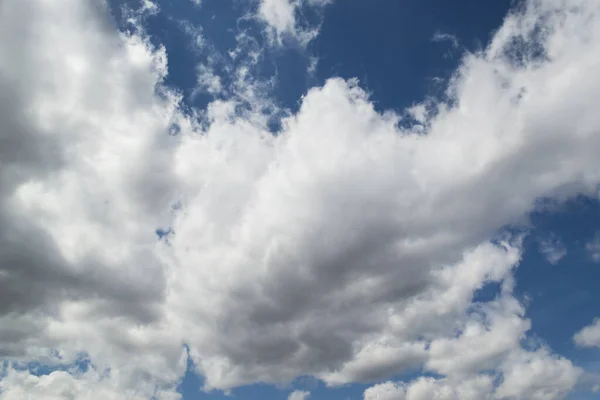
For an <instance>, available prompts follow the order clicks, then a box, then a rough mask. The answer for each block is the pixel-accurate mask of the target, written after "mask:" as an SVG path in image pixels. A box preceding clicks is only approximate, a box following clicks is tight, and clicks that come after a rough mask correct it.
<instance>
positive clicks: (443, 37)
mask: <svg viewBox="0 0 600 400" xmlns="http://www.w3.org/2000/svg"><path fill="white" fill-rule="evenodd" d="M432 40H433V41H434V42H450V44H451V45H452V47H453V48H457V47H458V46H459V41H458V38H457V37H456V36H454V35H452V34H449V33H442V32H436V33H435V34H434V35H433V38H432Z"/></svg>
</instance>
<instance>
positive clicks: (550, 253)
mask: <svg viewBox="0 0 600 400" xmlns="http://www.w3.org/2000/svg"><path fill="white" fill-rule="evenodd" d="M538 249H539V251H540V253H541V254H542V255H543V256H544V257H546V260H548V262H549V263H550V264H553V265H555V264H557V263H558V262H559V261H560V260H562V259H563V258H564V257H565V256H566V255H567V249H566V247H565V245H564V244H563V242H562V240H561V239H560V238H559V237H557V236H556V235H548V236H546V237H542V238H539V239H538Z"/></svg>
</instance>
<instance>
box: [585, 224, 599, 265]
mask: <svg viewBox="0 0 600 400" xmlns="http://www.w3.org/2000/svg"><path fill="white" fill-rule="evenodd" d="M585 249H586V250H587V252H588V254H589V256H590V258H591V259H592V261H594V262H596V263H600V232H598V233H597V234H596V235H595V236H594V238H593V239H592V240H591V241H590V242H588V243H587V244H586V245H585Z"/></svg>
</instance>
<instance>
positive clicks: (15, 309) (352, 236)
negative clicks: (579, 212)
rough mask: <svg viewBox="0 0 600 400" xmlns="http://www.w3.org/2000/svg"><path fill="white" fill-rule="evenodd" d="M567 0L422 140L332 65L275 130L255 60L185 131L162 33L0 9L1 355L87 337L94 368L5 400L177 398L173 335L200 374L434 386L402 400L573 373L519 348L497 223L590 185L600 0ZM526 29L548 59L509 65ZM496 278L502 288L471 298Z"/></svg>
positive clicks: (522, 385)
mask: <svg viewBox="0 0 600 400" xmlns="http://www.w3.org/2000/svg"><path fill="white" fill-rule="evenodd" d="M575 3H576V4H575V5H573V3H569V7H568V8H567V7H566V6H565V5H561V4H559V3H552V2H538V1H536V2H530V3H528V4H529V7H528V8H527V9H526V10H525V11H522V12H519V13H517V14H514V15H512V16H511V17H509V18H507V19H506V21H505V22H504V25H503V26H502V27H501V28H500V30H499V31H498V33H497V34H496V35H495V37H494V40H493V42H492V44H491V46H490V47H489V48H488V49H487V50H486V51H484V52H482V53H480V54H472V55H468V56H467V57H466V58H465V60H464V62H463V64H462V66H461V69H460V70H459V72H458V73H457V75H456V77H455V79H454V80H453V83H452V86H451V88H450V89H449V96H450V97H451V98H452V103H453V105H451V104H442V103H440V104H437V105H436V107H434V108H435V110H433V112H432V114H431V115H428V116H427V120H426V121H424V122H425V124H424V125H425V126H427V132H426V133H427V134H426V135H422V134H415V132H413V131H408V130H400V129H399V128H397V124H396V122H397V120H398V119H399V118H400V116H398V115H395V114H393V113H386V114H383V115H382V114H379V113H377V112H376V111H375V110H374V108H373V105H372V103H371V102H370V100H369V99H368V98H367V95H366V94H365V92H364V91H363V90H361V89H360V88H359V87H357V85H356V83H355V82H352V81H350V82H347V81H344V80H342V79H332V80H329V81H328V82H327V83H326V84H325V85H324V87H322V88H314V89H312V90H310V91H309V92H308V93H307V95H306V96H305V97H304V99H303V101H302V106H301V108H300V110H299V111H298V112H297V113H296V114H294V115H291V116H290V117H289V118H288V119H287V120H285V121H284V126H283V129H282V131H281V132H280V134H279V135H278V136H276V137H275V136H272V135H271V134H270V133H269V132H268V130H267V129H266V117H265V113H264V106H265V104H267V105H268V99H266V100H265V99H264V98H263V97H261V96H260V95H259V94H257V93H256V92H255V91H254V89H255V88H254V87H252V85H250V86H247V83H248V82H252V80H251V79H250V78H248V74H251V72H249V71H248V70H243V69H242V70H240V71H238V73H239V77H237V78H239V79H238V80H237V82H238V83H237V84H238V86H239V89H240V90H239V93H242V94H241V95H237V96H236V97H235V98H233V99H230V100H226V101H216V102H213V103H212V104H211V105H210V106H209V107H208V109H207V111H206V119H205V120H203V121H200V122H198V121H197V120H195V119H194V117H187V116H184V115H182V113H181V112H180V111H179V103H178V101H179V98H178V97H177V96H175V95H174V94H173V93H171V92H169V91H168V90H166V89H165V88H164V87H163V86H162V80H163V79H164V76H165V74H166V54H165V51H164V49H160V48H158V49H156V48H152V47H151V46H150V45H149V44H148V42H147V41H146V40H145V39H144V37H143V33H139V34H136V35H131V36H125V35H123V34H119V33H117V32H115V31H113V28H112V25H111V24H110V21H109V20H108V18H107V11H106V10H105V9H102V8H101V7H102V6H99V5H92V2H91V0H90V1H82V0H57V1H53V2H47V1H42V0H27V1H22V0H8V1H5V2H4V3H3V11H2V14H0V120H2V121H3V123H2V127H1V128H0V158H1V159H2V161H3V164H4V166H3V168H2V169H0V224H1V225H2V226H3V227H4V229H3V230H2V231H1V232H0V254H1V257H0V332H2V334H0V354H2V356H3V357H4V358H6V359H10V360H12V361H23V362H26V361H39V362H43V363H47V364H51V363H55V364H61V365H62V364H66V365H70V364H72V363H73V362H74V361H75V360H76V359H77V357H78V356H79V354H80V353H81V352H83V353H86V354H87V355H88V356H89V358H90V360H91V361H92V363H93V365H94V366H95V368H97V370H98V371H105V370H107V369H108V370H110V371H111V374H110V379H104V378H102V377H100V376H92V377H88V376H81V375H78V374H77V373H75V372H73V373H71V372H69V371H67V372H66V373H56V372H54V373H51V374H45V375H43V376H41V377H33V376H32V375H30V374H29V373H27V372H14V371H13V372H11V373H10V374H9V375H8V377H5V378H4V379H2V385H4V387H5V388H6V390H5V392H3V394H2V396H9V395H12V396H21V395H22V394H23V393H32V394H37V393H39V390H41V388H42V387H45V386H49V387H51V388H52V389H51V390H53V391H54V392H48V393H52V395H54V393H56V395H55V396H57V398H69V397H68V396H83V395H82V394H81V393H82V392H81V390H87V387H92V388H96V387H97V388H98V391H99V392H100V393H104V394H105V398H111V397H110V396H113V394H112V393H130V392H131V393H136V394H139V393H141V394H145V393H153V392H155V391H157V392H160V393H164V395H163V396H167V395H168V396H171V397H172V398H176V396H177V394H176V393H174V387H175V384H176V383H177V382H178V380H179V379H181V377H182V376H183V373H184V370H185V364H186V363H185V358H184V357H185V351H184V350H183V345H184V344H186V345H188V346H189V349H190V350H189V351H190V355H191V357H192V358H193V361H194V363H195V365H197V368H198V371H199V372H201V373H203V374H204V375H205V378H206V385H207V387H209V388H210V387H212V388H222V389H228V388H231V387H235V386H238V385H242V384H245V383H253V382H257V381H264V382H272V383H273V382H277V383H279V382H287V381H290V380H292V379H294V378H296V377H297V376H302V375H313V376H316V377H319V378H322V379H323V380H324V381H325V382H326V383H328V384H330V385H333V384H342V383H346V382H353V381H372V380H381V379H387V378H388V377H389V376H391V375H393V374H396V373H400V372H402V371H404V370H406V369H410V368H419V367H424V368H426V369H428V370H429V371H432V372H437V373H439V374H442V375H444V377H442V378H441V379H440V380H437V381H432V380H425V379H421V380H418V381H417V382H415V383H413V384H411V386H410V387H404V386H402V390H405V391H406V393H407V396H413V397H412V398H411V397H409V398H410V399H411V400H413V398H414V399H420V398H421V397H418V396H424V395H426V394H430V393H440V394H439V396H438V397H440V398H441V399H444V398H452V397H451V396H458V395H456V393H459V394H460V393H473V396H478V395H479V393H480V392H482V393H483V392H485V390H487V388H488V386H489V384H488V380H487V378H486V377H485V376H484V375H481V374H482V373H483V372H482V371H487V370H490V369H491V370H494V371H496V373H498V374H502V376H503V377H504V379H505V382H509V383H510V385H509V384H508V383H507V384H506V385H505V386H502V385H501V386H500V387H498V388H495V389H493V390H496V391H497V392H500V393H501V394H502V393H504V395H506V396H513V397H514V396H517V395H520V394H523V395H524V396H530V398H534V399H546V398H557V396H561V395H562V393H564V392H566V391H568V390H569V389H570V387H572V384H573V382H574V381H575V380H576V379H577V376H578V374H579V372H578V370H577V369H575V368H574V367H572V365H571V364H570V363H569V362H568V361H566V360H563V359H559V358H556V357H554V356H551V355H549V354H547V353H544V352H542V351H538V352H526V351H525V350H523V349H521V347H520V339H521V338H522V337H523V335H524V334H525V332H526V331H527V329H528V327H529V321H527V320H526V319H525V318H524V317H523V314H524V309H523V307H522V306H521V305H520V304H519V303H518V302H517V301H516V300H515V299H514V297H513V296H512V293H511V285H512V269H513V268H514V267H515V266H516V265H517V264H518V263H519V260H520V256H521V246H520V243H519V241H518V240H514V238H508V239H507V240H506V241H504V242H502V241H497V240H495V241H492V240H491V239H492V238H493V237H494V235H495V234H496V233H497V231H498V230H499V229H501V228H503V227H504V226H506V225H507V224H511V223H519V222H521V221H523V219H524V218H525V217H526V215H527V213H528V212H529V211H531V210H532V209H533V208H534V206H535V201H536V199H538V198H540V197H553V198H555V199H557V200H559V201H560V200H564V199H566V198H568V197H570V196H574V195H576V194H579V193H583V194H588V195H592V194H595V193H597V184H598V183H599V182H600V172H599V171H600V168H598V167H599V165H598V163H599V161H598V157H597V151H596V149H597V148H599V147H600V114H598V113H597V107H598V103H597V93H598V92H599V91H600V73H599V72H598V71H599V70H598V68H597V66H598V64H599V63H600V48H599V47H600V2H599V1H596V0H585V1H583V0H581V1H576V2H575ZM283 20H284V21H285V18H284V19H283ZM584 21H585V23H584ZM281 26H288V25H285V24H283V25H281ZM538 28H542V29H541V31H544V32H547V35H546V36H544V37H543V38H541V40H543V41H542V42H540V43H538V42H536V43H538V44H539V46H541V47H542V48H543V49H545V51H546V55H547V60H540V59H534V58H533V56H531V57H530V58H527V57H522V58H520V59H515V58H514V57H515V56H514V51H513V50H514V47H513V44H514V42H515V38H520V39H521V46H520V47H519V48H520V49H521V50H522V49H527V48H528V47H527V46H526V44H531V43H532V41H533V40H534V39H535V40H538V39H540V38H537V37H536V38H533V36H532V35H535V32H538V31H540V29H538ZM538 50H539V49H536V52H538ZM511 54H512V56H511ZM237 78H236V79H237ZM239 99H243V100H244V101H250V102H251V103H252V106H251V107H248V108H247V109H245V110H244V112H241V113H240V112H237V110H238V107H237V106H239V103H238V100H239ZM173 124H177V126H179V132H180V133H179V135H177V136H170V135H168V132H169V131H170V129H171V127H172V126H173ZM158 228H161V229H164V230H170V232H171V234H170V235H169V236H168V240H163V241H161V242H158V241H157V238H156V235H155V233H154V232H155V230H156V229H158ZM489 282H498V283H501V284H502V287H503V289H502V295H501V296H499V297H498V298H496V299H494V300H493V301H491V302H488V303H484V304H473V303H472V300H473V293H474V292H475V291H476V290H477V289H480V288H481V287H482V286H483V285H485V284H486V283H489ZM57 352H58V353H57ZM59 355H60V359H59V357H58V356H59ZM539 360H542V361H539ZM513 370H514V371H520V374H519V375H518V376H517V375H514V374H511V372H512V371H513ZM521 375H522V376H527V377H529V379H528V380H527V381H526V382H524V381H522V380H520V377H521ZM113 378H114V380H113ZM463 378H464V379H463ZM460 379H463V380H462V381H461V382H464V385H467V383H469V385H471V384H472V386H464V387H463V386H461V385H462V383H461V384H458V383H457V382H459V380H460ZM398 387H399V386H398V385H396V386H394V384H392V386H390V385H388V386H386V388H387V389H386V390H388V391H392V392H393V391H394V390H396V389H397V388H398ZM394 388H396V389H394ZM384 389H385V388H384ZM111 390H112V392H111ZM398 390H400V389H398ZM103 391H104V392H103ZM128 391H130V392H128ZM517 391H518V393H517ZM83 393H85V392H83ZM413 393H414V394H413ZM161 395H162V394H161ZM61 396H62V397H61ZM114 396H117V395H114ZM442 396H446V397H442ZM448 396H450V397H448ZM544 396H546V397H544ZM7 398H10V397H7ZM13 398H14V397H13ZM113 398H114V397H113ZM165 398H168V397H165ZM3 400H4V399H3Z"/></svg>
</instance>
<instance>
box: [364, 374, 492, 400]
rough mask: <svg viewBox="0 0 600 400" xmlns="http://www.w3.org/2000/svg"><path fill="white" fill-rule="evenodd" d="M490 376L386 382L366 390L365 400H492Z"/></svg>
mask: <svg viewBox="0 0 600 400" xmlns="http://www.w3.org/2000/svg"><path fill="white" fill-rule="evenodd" d="M492 387H493V382H492V379H491V378H490V377H489V376H485V375H481V376H476V377H473V378H471V379H468V380H464V381H461V382H459V381H450V380H448V379H434V378H418V379H416V380H415V381H413V382H410V383H409V384H403V383H393V382H386V383H382V384H378V385H375V386H372V387H370V388H368V389H366V390H365V392H364V395H363V399H364V400H486V399H491V397H490V393H491V392H492Z"/></svg>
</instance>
